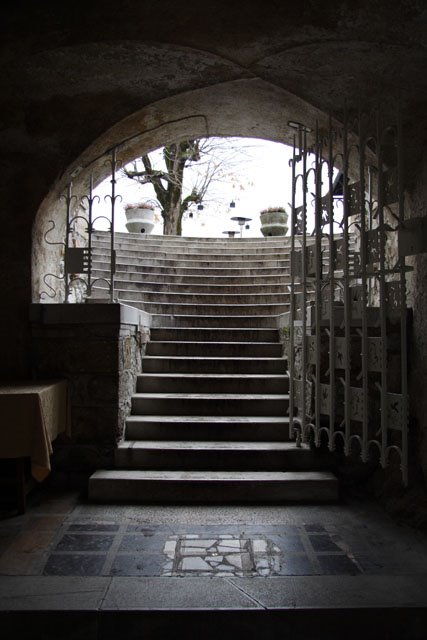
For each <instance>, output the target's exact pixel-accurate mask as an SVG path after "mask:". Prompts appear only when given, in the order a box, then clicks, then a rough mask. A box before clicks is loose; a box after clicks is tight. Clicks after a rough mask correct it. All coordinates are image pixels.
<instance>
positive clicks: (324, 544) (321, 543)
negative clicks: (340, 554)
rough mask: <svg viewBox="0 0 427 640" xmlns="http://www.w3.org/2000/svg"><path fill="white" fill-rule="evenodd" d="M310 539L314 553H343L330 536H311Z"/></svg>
mask: <svg viewBox="0 0 427 640" xmlns="http://www.w3.org/2000/svg"><path fill="white" fill-rule="evenodd" d="M309 539H310V542H311V545H312V547H313V549H314V551H341V549H340V547H339V546H338V545H337V544H335V542H334V541H333V540H331V538H330V537H329V536H328V535H311V536H309Z"/></svg>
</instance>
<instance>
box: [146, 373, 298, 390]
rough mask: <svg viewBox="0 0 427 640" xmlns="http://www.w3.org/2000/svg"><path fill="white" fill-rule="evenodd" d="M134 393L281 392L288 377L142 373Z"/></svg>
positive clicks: (287, 388)
mask: <svg viewBox="0 0 427 640" xmlns="http://www.w3.org/2000/svg"><path fill="white" fill-rule="evenodd" d="M136 390H137V393H142V394H144V393H191V392H197V393H270V394H271V393H284V392H287V391H288V390H289V378H288V376H287V375H284V374H260V373H256V374H250V373H249V374H247V373H238V374H232V373H195V372H192V373H181V374H180V375H179V376H176V375H175V374H174V373H142V374H140V375H139V376H138V377H137V382H136Z"/></svg>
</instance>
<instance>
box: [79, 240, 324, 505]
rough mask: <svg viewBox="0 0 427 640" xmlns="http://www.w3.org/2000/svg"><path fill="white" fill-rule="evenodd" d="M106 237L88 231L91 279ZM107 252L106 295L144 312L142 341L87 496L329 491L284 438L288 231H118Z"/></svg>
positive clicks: (311, 458) (237, 498)
mask: <svg viewBox="0 0 427 640" xmlns="http://www.w3.org/2000/svg"><path fill="white" fill-rule="evenodd" d="M107 247H108V241H107V238H106V237H105V236H103V235H102V234H98V236H97V238H96V243H95V245H94V262H93V266H94V277H98V278H101V277H107V275H108V273H107V269H108V260H107V259H106V257H105V256H106V252H107ZM116 250H117V261H116V265H117V270H116V279H115V283H116V294H117V295H118V298H119V300H120V302H122V303H124V304H128V305H131V306H135V307H137V308H139V309H143V310H144V311H146V312H149V313H150V314H151V317H152V325H151V339H150V342H149V343H148V345H147V349H146V355H145V357H144V359H143V371H142V372H141V374H140V375H138V379H137V388H136V393H135V394H134V396H133V398H132V412H131V415H130V416H129V418H128V419H127V422H126V428H125V434H124V440H123V441H122V442H120V443H119V445H118V448H117V451H116V459H115V468H114V469H112V470H106V471H97V472H96V473H95V474H94V475H93V476H92V477H91V478H90V481H89V497H90V499H92V500H97V501H110V502H111V501H112V502H124V501H129V502H200V503H208V502H221V503H226V502H284V501H301V502H304V501H305V502H307V501H333V500H336V498H337V480H336V478H335V477H334V476H333V474H331V473H330V472H329V471H327V470H325V469H324V467H325V461H324V459H323V458H322V457H319V456H318V455H316V452H314V451H312V450H310V448H308V447H302V448H296V446H295V443H294V442H291V441H290V439H289V419H288V417H287V411H288V400H289V397H288V376H287V372H286V360H284V359H283V357H282V347H281V343H280V342H279V334H278V330H277V328H276V327H277V316H278V315H279V314H281V313H284V312H286V311H288V308H289V291H288V287H287V284H288V282H289V240H288V239H286V238H256V239H226V240H224V239H212V238H209V239H208V238H206V239H205V238H197V239H196V238H182V237H164V236H157V237H156V236H139V235H137V234H117V236H116ZM97 293H98V295H100V296H102V295H103V292H102V290H99V291H98V292H97Z"/></svg>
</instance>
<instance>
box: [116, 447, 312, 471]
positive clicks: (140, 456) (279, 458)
mask: <svg viewBox="0 0 427 640" xmlns="http://www.w3.org/2000/svg"><path fill="white" fill-rule="evenodd" d="M316 458H317V459H316ZM321 463H322V460H321V458H320V457H319V456H316V453H315V452H314V451H312V450H311V449H310V448H309V447H307V446H303V447H301V448H297V447H296V446H295V442H280V441H277V442H244V441H237V442H234V441H231V440H230V441H228V442H224V441H186V442H185V441H177V440H172V441H171V440H169V441H168V440H151V441H149V442H143V441H134V440H127V441H125V442H121V443H120V444H119V446H118V448H117V449H116V452H115V465H116V467H117V468H122V469H138V468H139V469H144V470H149V469H158V470H162V469H168V470H170V471H179V470H181V471H183V470H187V471H203V470H206V471H207V470H209V469H215V470H216V471H303V470H312V471H314V470H319V468H321ZM323 464H324V462H323Z"/></svg>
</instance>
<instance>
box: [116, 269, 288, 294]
mask: <svg viewBox="0 0 427 640" xmlns="http://www.w3.org/2000/svg"><path fill="white" fill-rule="evenodd" d="M134 275H136V276H137V277H132V278H126V277H122V276H121V275H120V276H118V274H116V277H115V279H114V282H115V285H116V288H117V289H118V290H119V291H120V290H122V289H124V290H129V289H134V290H135V291H144V292H147V293H149V294H150V295H153V296H154V295H155V296H160V295H162V296H163V295H165V294H173V295H193V296H199V295H215V296H222V295H230V296H235V295H239V296H242V297H245V296H246V297H248V296H250V297H252V296H253V295H263V296H265V295H269V296H273V295H274V296H278V297H279V298H280V296H282V295H286V296H289V286H290V281H289V283H286V282H285V281H284V280H283V282H281V283H273V284H271V283H267V282H259V283H257V284H239V283H236V284H231V285H230V284H194V283H190V284H183V283H180V282H165V281H164V280H165V278H164V276H163V277H162V282H150V281H146V280H145V279H144V278H141V275H140V274H134ZM105 277H108V276H107V275H105Z"/></svg>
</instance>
